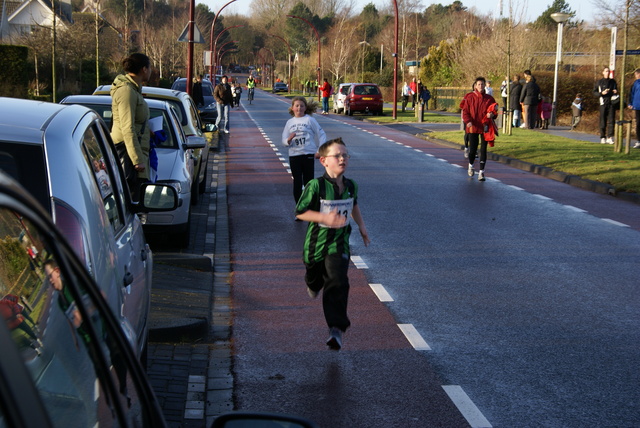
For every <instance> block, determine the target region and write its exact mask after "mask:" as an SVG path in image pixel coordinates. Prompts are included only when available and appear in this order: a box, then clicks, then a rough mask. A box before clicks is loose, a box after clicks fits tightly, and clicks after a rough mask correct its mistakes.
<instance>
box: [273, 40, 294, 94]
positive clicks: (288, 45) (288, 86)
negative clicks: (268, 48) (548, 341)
mask: <svg viewBox="0 0 640 428" xmlns="http://www.w3.org/2000/svg"><path fill="white" fill-rule="evenodd" d="M269 35H270V36H272V37H277V38H278V39H280V40H282V41H283V42H284V43H285V44H286V45H287V48H289V60H288V61H287V63H288V64H289V80H288V81H287V83H288V85H287V92H289V93H291V45H290V44H289V42H287V41H286V40H285V39H284V37H280V36H276V35H275V34H269Z"/></svg>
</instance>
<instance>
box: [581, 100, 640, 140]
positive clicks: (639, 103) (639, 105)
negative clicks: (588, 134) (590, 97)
mask: <svg viewBox="0 0 640 428" xmlns="http://www.w3.org/2000/svg"><path fill="white" fill-rule="evenodd" d="M638 96H640V92H639V93H638ZM638 101H639V102H638V108H639V109H640V99H639V100H638ZM580 119H582V94H580V93H578V94H577V95H576V99H575V100H573V102H572V103H571V130H572V131H573V130H574V129H576V126H578V123H580Z"/></svg>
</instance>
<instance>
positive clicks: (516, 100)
mask: <svg viewBox="0 0 640 428" xmlns="http://www.w3.org/2000/svg"><path fill="white" fill-rule="evenodd" d="M521 93H522V85H521V84H520V75H519V74H516V75H515V76H513V80H512V81H511V87H510V88H509V108H510V109H511V110H513V121H512V125H513V127H514V128H517V127H518V126H520V123H521V122H522V104H520V94H521Z"/></svg>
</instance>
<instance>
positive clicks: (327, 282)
mask: <svg viewBox="0 0 640 428" xmlns="http://www.w3.org/2000/svg"><path fill="white" fill-rule="evenodd" d="M305 266H306V268H307V272H306V273H305V275H304V280H305V282H306V283H307V287H309V288H310V289H311V290H313V291H315V292H316V293H318V292H320V290H322V289H323V288H325V287H328V288H332V287H336V286H338V287H339V286H346V287H349V277H348V270H349V256H348V255H347V254H330V255H328V256H326V257H325V258H324V260H322V261H319V262H315V263H305ZM325 291H326V290H325Z"/></svg>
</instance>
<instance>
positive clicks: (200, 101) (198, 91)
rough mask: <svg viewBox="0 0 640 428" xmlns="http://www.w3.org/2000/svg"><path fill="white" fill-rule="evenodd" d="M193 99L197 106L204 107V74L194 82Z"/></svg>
mask: <svg viewBox="0 0 640 428" xmlns="http://www.w3.org/2000/svg"><path fill="white" fill-rule="evenodd" d="M191 98H193V102H195V103H196V106H198V107H202V106H204V96H203V95H202V74H201V75H199V76H198V77H196V78H195V79H194V80H193V87H192V88H191Z"/></svg>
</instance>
